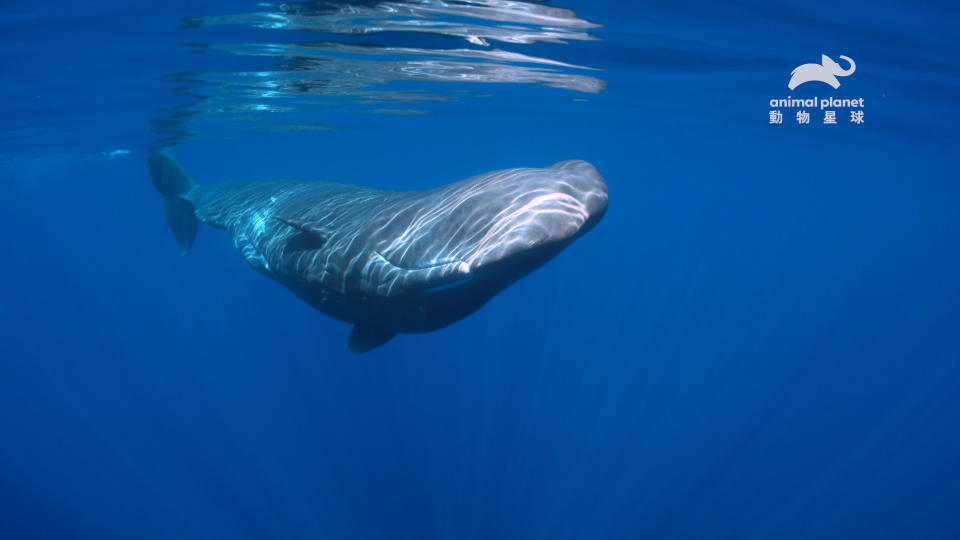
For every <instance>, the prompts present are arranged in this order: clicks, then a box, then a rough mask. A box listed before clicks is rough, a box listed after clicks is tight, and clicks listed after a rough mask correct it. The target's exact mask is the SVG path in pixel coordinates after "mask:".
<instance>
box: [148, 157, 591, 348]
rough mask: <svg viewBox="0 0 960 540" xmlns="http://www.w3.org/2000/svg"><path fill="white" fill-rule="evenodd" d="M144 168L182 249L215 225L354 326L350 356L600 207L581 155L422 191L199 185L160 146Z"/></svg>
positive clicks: (268, 269)
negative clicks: (204, 228) (200, 227)
mask: <svg viewBox="0 0 960 540" xmlns="http://www.w3.org/2000/svg"><path fill="white" fill-rule="evenodd" d="M149 163H150V171H151V175H152V178H153V182H154V185H155V186H156V187H157V189H158V190H159V191H160V192H161V193H162V194H163V195H164V196H165V197H166V214H167V221H168V223H169V224H170V227H171V230H172V231H173V233H174V236H175V237H176V239H177V242H178V244H179V245H180V249H181V254H183V255H186V254H187V253H189V251H190V248H191V247H192V244H193V239H194V237H195V235H196V231H197V225H198V221H199V222H203V223H206V224H208V225H211V226H213V227H217V228H221V229H225V230H226V231H227V232H228V233H229V234H230V236H231V237H232V238H233V241H234V244H235V245H236V247H237V249H238V250H239V251H240V253H241V254H242V255H243V257H244V258H245V259H246V260H247V262H248V263H249V264H250V265H251V266H252V267H253V268H254V269H256V270H257V271H259V272H261V273H263V274H265V275H267V276H269V277H270V278H272V279H274V280H276V281H278V282H280V283H282V284H284V285H285V286H287V287H288V288H289V289H290V290H291V291H293V292H294V293H295V294H297V295H298V296H299V297H300V298H302V299H303V300H305V301H306V302H308V303H309V304H310V305H312V306H313V307H315V308H316V309H318V310H319V311H321V312H323V313H325V314H327V315H329V316H331V317H333V318H335V319H338V320H341V321H344V322H349V323H353V324H354V325H355V326H354V328H353V331H352V332H351V334H350V338H349V341H348V344H349V346H350V350H352V351H354V352H365V351H368V350H370V349H373V348H375V347H377V346H379V345H382V344H383V343H385V342H387V341H388V340H390V339H391V338H392V337H393V336H394V335H396V334H397V333H398V332H403V333H419V332H429V331H432V330H437V329H440V328H443V327H445V326H447V325H449V324H451V323H453V322H456V321H458V320H460V319H462V318H464V317H466V316H467V315H469V314H471V313H473V312H474V311H476V310H477V309H479V308H480V307H481V306H483V304H485V303H486V302H487V301H488V300H490V298H492V297H493V296H494V295H496V294H497V293H498V292H500V291H501V290H503V289H504V288H506V287H507V286H508V285H510V284H511V283H513V282H514V281H516V280H517V279H519V278H521V277H523V276H524V275H526V274H528V273H530V272H531V271H533V270H535V269H536V268H538V267H540V266H541V265H543V264H544V263H545V262H547V261H548V260H550V259H551V258H552V257H553V256H554V255H556V254H557V253H559V252H560V251H561V250H563V248H565V247H566V246H568V245H569V244H570V243H571V242H573V241H574V240H575V239H577V238H578V237H580V236H581V235H582V234H584V233H585V232H586V231H588V230H590V229H591V228H592V227H593V226H594V225H596V223H597V222H598V221H599V220H600V218H601V217H602V216H603V213H604V212H605V210H606V207H607V186H606V184H605V183H604V181H603V178H602V177H601V176H600V173H598V172H597V170H596V169H595V168H594V167H593V166H592V165H590V164H589V163H587V162H585V161H578V160H571V161H563V162H560V163H557V164H555V165H553V166H551V167H547V168H542V169H536V168H521V169H506V170H502V171H494V172H490V173H486V174H481V175H479V176H474V177H472V178H468V179H466V180H462V181H460V182H455V183H453V184H449V185H446V186H442V187H438V188H434V189H430V190H427V191H419V192H400V191H389V190H383V189H374V188H368V187H362V186H354V185H348V184H337V183H330V182H239V183H223V184H212V185H203V184H195V183H194V182H193V181H191V180H190V179H189V177H188V176H187V175H186V174H185V173H184V171H183V169H182V168H181V167H180V165H179V164H178V163H177V162H176V161H175V160H174V159H173V158H172V157H171V156H170V154H168V153H167V152H166V151H162V150H160V151H155V152H154V153H152V154H151V156H150V158H149Z"/></svg>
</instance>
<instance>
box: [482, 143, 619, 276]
mask: <svg viewBox="0 0 960 540" xmlns="http://www.w3.org/2000/svg"><path fill="white" fill-rule="evenodd" d="M541 171H542V172H540V174H537V175H535V176H530V177H527V178H525V179H524V181H523V182H517V183H516V185H515V186H513V187H514V191H513V192H512V193H510V197H511V200H510V201H509V203H507V204H505V205H504V206H503V209H502V210H501V211H500V212H499V213H498V214H497V215H496V216H495V218H494V220H493V223H492V225H491V227H490V229H489V230H488V231H487V234H486V238H485V240H486V242H485V245H484V246H483V248H482V249H480V250H478V252H477V256H476V257H475V258H474V260H473V264H471V267H472V268H475V269H483V268H484V267H488V266H491V265H495V264H498V263H504V262H507V261H510V260H511V259H526V258H533V259H542V260H541V261H539V263H540V264H542V262H544V261H545V260H546V259H549V258H550V257H552V256H553V255H555V254H556V253H558V252H559V251H560V250H562V249H563V248H564V247H566V246H567V245H568V244H569V243H570V242H572V241H574V240H576V239H577V238H578V237H579V236H581V235H583V234H584V233H586V232H587V231H588V230H590V229H591V228H592V227H593V226H594V225H596V223H597V222H598V221H599V220H600V218H601V217H602V216H603V214H604V212H605V211H606V209H607V200H608V194H607V185H606V183H605V182H604V180H603V177H602V176H601V175H600V173H599V172H598V171H597V169H596V168H594V167H593V165H590V164H589V163H587V162H586V161H580V160H570V161H563V162H560V163H557V164H556V165H553V166H552V167H549V168H547V169H542V170H541ZM521 262H522V261H521ZM530 262H531V263H534V264H535V263H536V262H538V261H536V260H532V261H530Z"/></svg>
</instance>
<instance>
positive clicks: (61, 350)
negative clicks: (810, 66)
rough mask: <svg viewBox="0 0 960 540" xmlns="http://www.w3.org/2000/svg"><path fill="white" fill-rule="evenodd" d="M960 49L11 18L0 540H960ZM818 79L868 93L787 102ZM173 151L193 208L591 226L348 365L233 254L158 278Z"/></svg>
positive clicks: (432, 26)
mask: <svg viewBox="0 0 960 540" xmlns="http://www.w3.org/2000/svg"><path fill="white" fill-rule="evenodd" d="M554 8H556V9H554ZM591 23H592V24H591ZM958 23H960V8H958V7H957V6H956V5H955V4H954V3H950V2H912V3H901V2H897V3H890V2H869V3H868V2H847V3H842V4H837V3H828V2H821V3H799V2H779V1H778V2H760V1H756V2H753V1H738V2H720V3H708V2H686V1H680V2H677V1H673V2H648V3H625V2H614V1H612V0H603V1H599V0H597V1H593V2H587V1H585V0H569V1H567V0H557V1H556V2H549V3H544V2H520V1H516V2H514V1H494V0H473V1H452V0H451V1H440V0H413V1H409V2H376V1H372V2H370V1H357V2H349V3H348V2H310V3H305V4H270V3H256V2H235V1H234V2H226V1H210V2H203V3H197V2H186V1H184V0H169V1H167V2H142V3H133V4H131V3H122V2H116V1H113V0H106V1H100V2H89V1H75V2H49V3H45V4H37V3H35V2H24V1H21V0H12V1H10V0H8V1H7V2H5V3H4V10H3V14H2V15H0V30H2V33H0V35H2V37H0V58H2V65H3V70H2V77H3V84H2V85H0V118H2V122H0V127H2V129H3V132H4V136H3V138H2V139H0V176H2V178H3V181H4V188H5V189H4V190H3V193H4V201H5V203H6V204H5V205H4V214H3V215H4V217H5V228H4V229H5V232H4V234H3V245H4V254H5V256H4V257H3V262H2V265H0V276H2V278H3V280H2V283H3V285H2V287H0V305H2V309H0V317H2V325H0V346H2V351H3V353H2V355H0V356H2V360H0V537H2V538H11V539H20V538H25V539H26V538H97V539H105V538H124V539H127V538H144V539H147V538H178V539H184V538H204V539H206V538H335V539H354V538H356V539H367V538H410V539H427V538H438V539H468V538H517V539H534V538H545V539H546V538H549V539H557V538H583V539H610V538H710V539H714V538H716V539H726V538H729V539H745V538H758V539H759V538H776V539H785V538H804V539H806V538H810V539H812V538H818V539H820V538H871V539H880V538H891V539H893V538H896V539H901V538H945V539H947V538H958V537H960V512H958V511H957V509H958V508H960V457H958V456H960V430H958V429H957V426H958V425H960V332H958V323H960V283H958V280H957V276H958V275H960V256H958V251H957V238H958V232H960V212H958V210H957V202H958V200H960V186H958V183H957V173H956V156H957V155H958V139H957V134H958V133H957V131H958V130H957V122H958V121H960V114H958V112H960V111H958V104H957V101H956V98H957V96H958V95H960V54H958V53H960V49H958V46H957V44H956V36H955V34H956V28H957V25H958ZM517 55H523V56H522V57H520V56H517ZM821 55H828V56H830V57H831V58H833V59H834V60H838V62H840V63H841V64H842V65H843V66H846V62H844V61H842V60H839V56H840V55H844V56H847V57H849V58H852V59H854V60H855V62H856V70H855V71H854V73H853V74H851V75H849V76H841V77H838V82H839V83H840V86H839V87H838V88H837V89H834V88H831V87H830V86H828V85H827V84H824V83H822V82H811V83H808V84H805V85H802V86H801V87H799V88H797V89H796V90H794V91H790V90H789V89H788V88H787V82H788V80H789V79H790V73H791V71H792V70H793V69H794V68H795V67H797V66H799V65H801V64H806V63H819V62H820V61H821ZM788 97H790V98H798V99H812V98H814V97H816V98H818V99H820V98H826V97H835V98H841V99H859V98H863V100H864V105H863V108H862V109H857V110H860V111H862V112H863V113H864V114H863V118H862V120H863V122H862V123H855V122H852V121H851V119H852V118H853V116H851V113H852V112H855V110H853V109H850V108H837V120H838V123H837V125H826V124H824V123H823V120H824V115H823V111H821V109H820V108H819V106H817V107H810V106H807V105H803V106H800V107H796V108H788V107H781V106H777V105H775V104H771V100H779V99H786V98H788ZM777 111H779V113H780V115H782V117H781V121H782V124H772V123H771V119H772V118H773V117H774V116H775V115H773V114H772V113H775V112H777ZM801 111H805V112H809V113H810V123H809V124H800V123H798V121H797V113H798V112H801ZM157 146H168V147H170V148H171V153H173V154H174V155H176V157H177V158H178V159H179V160H180V161H181V162H182V163H183V165H184V167H185V168H186V169H187V170H188V171H189V172H190V174H191V175H192V176H193V177H194V178H195V179H197V180H199V181H201V182H218V181H227V180H241V179H273V178H305V179H320V180H335V181H340V182H347V183H355V184H363V185H372V186H377V187H383V188H389V189H404V190H407V189H422V188H427V187H433V186H437V185H441V184H445V183H448V182H452V181H455V180H458V179H462V178H466V177H468V176H471V175H474V174H478V173H483V172H486V171H490V170H494V169H500V168H507V167H523V166H537V167H540V166H547V165H549V164H551V163H554V162H557V161H561V160H565V159H571V158H580V159H586V160H588V161H590V162H591V163H593V164H594V165H595V166H596V167H597V168H598V169H599V170H600V171H601V173H603V175H604V177H605V178H606V181H607V183H608V185H609V189H610V206H609V209H608V211H607V214H606V216H605V217H604V219H603V220H602V222H601V223H600V224H599V225H598V226H597V227H596V228H595V229H594V230H592V231H591V232H590V233H588V234H587V235H585V236H584V237H583V238H581V239H580V240H578V241H577V242H576V243H574V244H573V245H572V246H570V247H569V248H568V249H566V250H565V251H564V252H563V253H561V254H560V255H559V256H558V257H557V258H556V259H554V260H552V261H550V262H549V263H548V264H547V265H545V266H544V267H543V268H541V269H539V270H537V271H536V272H534V273H533V274H531V275H530V276H528V277H526V278H524V279H522V280H521V281H519V282H518V283H516V284H514V285H513V286H511V287H510V288H508V289H507V290H506V291H504V292H503V293H501V294H500V295H499V296H497V297H496V298H495V299H493V300H492V301H491V302H490V303H489V304H487V305H486V306H485V307H483V308H482V309H481V310H480V311H479V312H477V313H475V314H474V315H472V316H470V317H468V318H467V319H465V320H463V321H461V322H458V323H456V324H454V325H452V326H450V327H448V328H446V329H443V330H441V331H437V332H433V333H429V334H422V335H401V336H398V337H397V338H396V339H394V340H393V341H391V342H390V343H388V344H386V345H384V346H383V347H380V348H379V349H376V350H374V351H373V352H371V353H368V354H365V355H361V356H357V355H353V354H351V353H349V352H348V351H347V349H346V346H345V342H346V336H347V333H348V330H349V327H348V326H347V325H345V324H343V323H340V322H336V321H334V320H332V319H329V318H327V317H325V316H323V315H321V314H319V313H317V312H315V311H314V310H313V309H312V308H310V307H309V306H307V305H306V304H305V303H303V302H302V301H300V300H299V299H297V298H296V297H294V296H293V295H292V294H290V293H289V292H287V291H286V290H285V289H283V287H281V286H280V285H278V284H276V283H274V282H271V281H270V280H268V279H265V278H264V277H262V276H259V275H257V274H256V273H255V272H253V271H252V270H251V269H250V268H249V267H248V265H247V264H246V263H245V262H244V261H243V259H242V258H241V257H240V256H239V255H238V254H237V253H236V250H235V248H234V247H233V244H232V242H231V240H230V238H229V237H228V236H227V235H226V234H224V233H223V232H222V231H215V230H213V229H210V228H206V227H204V228H203V229H202V230H201V232H200V235H199V237H198V239H197V242H196V244H195V246H194V250H193V252H192V253H191V254H190V255H189V257H186V258H181V257H179V256H178V254H177V248H176V244H175V242H174V241H173V239H172V237H171V235H170V232H169V230H168V229H167V225H166V223H165V222H164V218H163V205H162V199H161V197H160V196H159V195H158V194H157V193H156V192H155V191H154V188H153V186H152V185H151V183H150V179H149V174H148V170H147V167H146V160H145V158H146V155H147V153H148V152H149V150H150V149H151V148H153V147H157Z"/></svg>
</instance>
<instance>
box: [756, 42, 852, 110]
mask: <svg viewBox="0 0 960 540" xmlns="http://www.w3.org/2000/svg"><path fill="white" fill-rule="evenodd" d="M840 59H841V60H843V61H845V62H846V63H847V64H848V67H846V68H844V67H843V66H841V65H840V64H839V63H838V62H836V61H835V60H834V59H832V58H830V57H829V56H827V55H825V54H821V55H820V63H819V64H802V65H800V66H797V67H796V68H795V69H794V70H793V71H791V72H790V82H788V83H787V88H789V89H790V90H794V89H796V88H797V87H799V86H800V85H802V84H806V83H808V82H814V81H818V82H822V83H825V84H828V85H830V86H831V87H833V89H834V90H836V89H838V88H840V81H839V80H838V79H837V77H849V76H850V75H853V72H854V71H856V69H857V64H856V63H855V62H854V61H853V59H852V58H850V57H849V56H843V55H840ZM770 107H771V110H770V123H771V124H783V111H781V110H780V109H781V108H796V109H798V110H797V112H796V119H797V123H798V124H810V120H811V117H812V115H811V113H810V111H807V110H806V109H807V108H812V109H817V108H819V109H820V111H822V112H823V123H824V124H827V125H831V124H834V125H835V124H837V123H838V121H837V111H836V109H838V108H839V109H850V111H849V112H850V122H851V123H853V124H863V98H856V99H839V98H835V97H825V98H819V97H813V98H794V97H792V96H788V97H787V98H786V99H771V100H770Z"/></svg>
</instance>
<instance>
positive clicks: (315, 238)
mask: <svg viewBox="0 0 960 540" xmlns="http://www.w3.org/2000/svg"><path fill="white" fill-rule="evenodd" d="M276 220H277V221H280V222H282V223H284V224H286V225H289V226H290V227H293V228H294V229H296V230H298V231H300V233H299V234H297V235H296V236H294V237H292V238H291V239H290V240H289V241H288V242H287V249H288V250H289V251H312V250H316V249H320V248H322V247H323V246H324V244H326V243H327V234H326V232H325V231H324V230H322V229H320V228H319V227H311V226H310V225H307V224H305V223H297V222H295V221H292V220H289V219H286V218H282V217H276Z"/></svg>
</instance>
